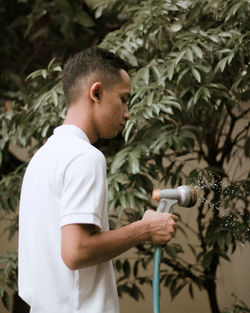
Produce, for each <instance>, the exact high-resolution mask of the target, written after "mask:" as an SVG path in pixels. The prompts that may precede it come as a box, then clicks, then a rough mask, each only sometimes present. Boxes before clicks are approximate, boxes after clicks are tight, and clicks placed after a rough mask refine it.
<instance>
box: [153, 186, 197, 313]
mask: <svg viewBox="0 0 250 313" xmlns="http://www.w3.org/2000/svg"><path fill="white" fill-rule="evenodd" d="M152 198H153V199H154V200H156V201H159V204H158V207H157V212H165V213H172V211H173V206H174V205H175V204H178V205H179V206H181V207H186V208H189V207H192V206H194V205H195V204H196V201H197V191H196V189H195V188H194V187H193V186H180V187H178V188H176V189H162V190H160V189H156V190H154V191H153V195H152ZM160 263H161V246H160V245H156V247H155V252H154V269H153V313H160V296H159V295H160Z"/></svg>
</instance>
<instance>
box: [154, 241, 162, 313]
mask: <svg viewBox="0 0 250 313" xmlns="http://www.w3.org/2000/svg"><path fill="white" fill-rule="evenodd" d="M160 264H161V246H159V245H156V246H155V252H154V268H153V313H160Z"/></svg>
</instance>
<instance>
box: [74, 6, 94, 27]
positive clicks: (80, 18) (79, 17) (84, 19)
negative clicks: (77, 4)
mask: <svg viewBox="0 0 250 313" xmlns="http://www.w3.org/2000/svg"><path fill="white" fill-rule="evenodd" d="M75 19H76V21H77V22H78V23H79V24H81V25H82V26H84V27H93V26H95V22H94V20H93V19H92V18H91V17H90V16H89V15H88V14H87V13H86V12H85V11H81V10H79V11H77V12H75Z"/></svg>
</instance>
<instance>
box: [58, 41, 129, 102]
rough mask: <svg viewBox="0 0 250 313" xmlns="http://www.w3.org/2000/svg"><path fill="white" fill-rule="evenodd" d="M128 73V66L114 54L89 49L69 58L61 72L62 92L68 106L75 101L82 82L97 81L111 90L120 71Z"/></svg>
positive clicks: (95, 48) (97, 48) (99, 49)
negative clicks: (91, 79) (92, 79)
mask: <svg viewBox="0 0 250 313" xmlns="http://www.w3.org/2000/svg"><path fill="white" fill-rule="evenodd" d="M121 69H123V70H125V71H128V65H127V63H126V62H125V61H123V60H122V59H121V58H120V57H119V56H117V55H115V54H114V53H112V52H110V51H108V50H105V49H101V48H99V47H91V48H87V49H85V50H83V51H82V52H79V53H77V54H75V55H74V56H72V57H70V58H69V59H68V61H67V62H66V64H65V66H64V70H63V91H64V95H65V98H66V101H67V103H68V104H70V103H71V102H72V101H75V100H77V98H78V97H79V96H80V94H81V91H82V82H83V81H84V80H88V79H90V78H94V79H98V80H100V81H101V82H102V84H103V85H104V87H105V88H111V87H112V86H113V85H114V84H115V83H116V82H118V81H119V80H120V79H121V75H120V70H121Z"/></svg>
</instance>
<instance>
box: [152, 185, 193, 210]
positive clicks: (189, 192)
mask: <svg viewBox="0 0 250 313" xmlns="http://www.w3.org/2000/svg"><path fill="white" fill-rule="evenodd" d="M152 197H153V199H154V200H156V201H159V205H158V208H157V211H160V212H170V211H171V209H172V207H173V205H174V204H176V203H177V204H178V205H179V206H182V207H192V206H194V205H195V203H196V201H197V191H196V189H195V188H194V187H193V186H180V187H178V188H176V189H162V190H160V189H156V190H154V191H153V195H152Z"/></svg>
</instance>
